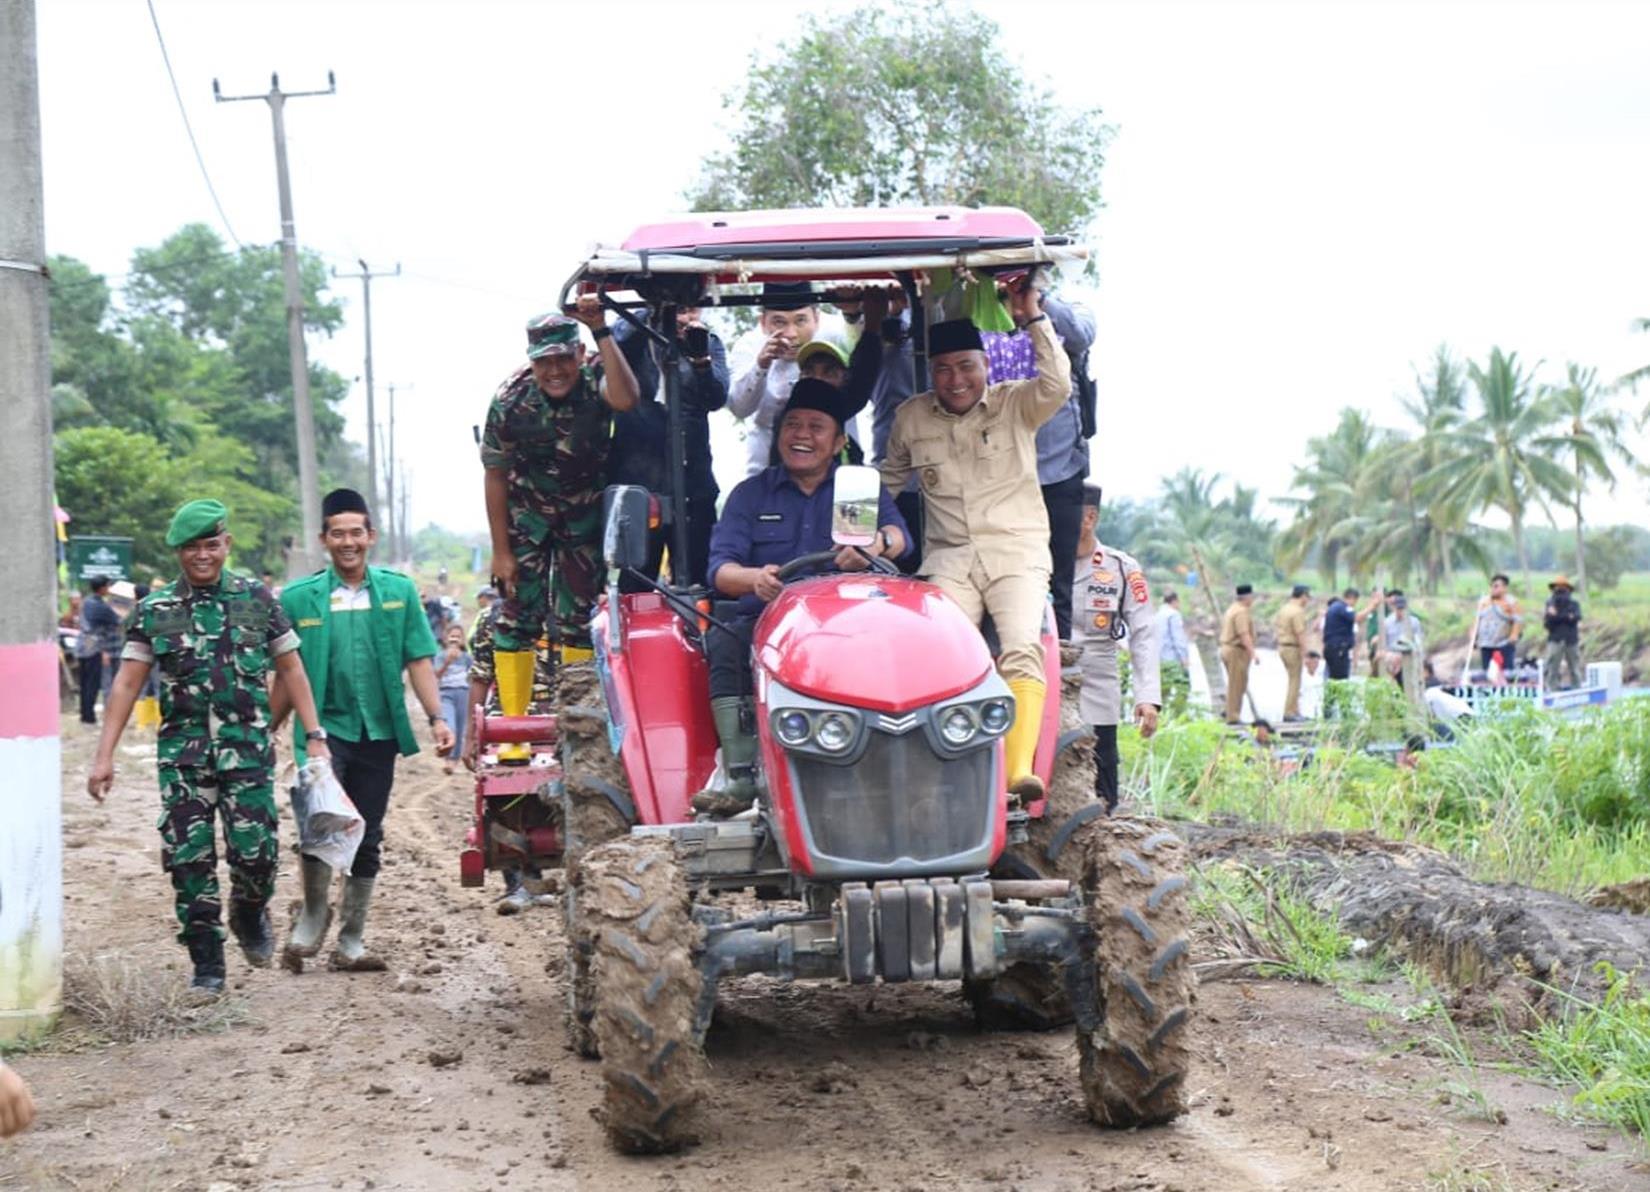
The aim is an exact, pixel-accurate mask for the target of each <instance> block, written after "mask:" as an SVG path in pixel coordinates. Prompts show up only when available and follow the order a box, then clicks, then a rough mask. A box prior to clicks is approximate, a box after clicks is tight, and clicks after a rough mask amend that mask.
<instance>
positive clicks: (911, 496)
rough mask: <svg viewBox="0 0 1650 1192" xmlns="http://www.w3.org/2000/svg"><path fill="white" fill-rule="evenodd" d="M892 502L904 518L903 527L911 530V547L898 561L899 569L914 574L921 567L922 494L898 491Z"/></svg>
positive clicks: (907, 573)
mask: <svg viewBox="0 0 1650 1192" xmlns="http://www.w3.org/2000/svg"><path fill="white" fill-rule="evenodd" d="M894 504H895V505H897V506H898V507H899V515H900V516H901V517H903V518H904V519H905V528H906V529H907V530H910V531H911V549H910V550H909V551H907V552H906V553H905V557H904V558H903V559H901V560H900V561H899V569H900V570H901V571H903V572H905V574H906V575H915V574H916V573H917V571H918V569H919V568H921V567H922V527H923V511H922V494H921V493H916V492H911V493H899V494H898V495H896V496H895V497H894Z"/></svg>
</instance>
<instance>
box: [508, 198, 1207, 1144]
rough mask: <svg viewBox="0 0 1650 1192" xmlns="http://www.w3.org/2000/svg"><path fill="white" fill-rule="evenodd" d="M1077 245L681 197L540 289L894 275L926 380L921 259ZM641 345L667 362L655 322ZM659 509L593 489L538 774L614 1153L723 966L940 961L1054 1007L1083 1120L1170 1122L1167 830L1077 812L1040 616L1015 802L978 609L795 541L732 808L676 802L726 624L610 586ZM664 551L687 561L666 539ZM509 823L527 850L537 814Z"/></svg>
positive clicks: (706, 1015)
mask: <svg viewBox="0 0 1650 1192" xmlns="http://www.w3.org/2000/svg"><path fill="white" fill-rule="evenodd" d="M1081 256H1082V250H1081V249H1080V248H1077V247H1075V246H1072V245H1069V244H1068V243H1067V242H1066V241H1064V240H1063V239H1061V238H1057V237H1050V236H1044V235H1043V234H1042V230H1041V229H1040V228H1039V227H1038V226H1037V225H1036V224H1035V223H1034V222H1033V221H1032V220H1031V219H1029V218H1028V217H1027V216H1025V215H1024V214H1023V213H1021V212H1018V211H1013V210H1005V209H987V210H969V209H961V208H951V209H919V210H866V211H835V212H757V213H745V214H729V215H697V216H693V217H690V218H686V219H684V220H682V221H679V222H675V223H670V224H659V225H651V226H647V227H644V228H642V229H640V230H638V231H637V232H636V233H635V234H634V235H633V236H632V237H631V239H630V240H629V241H627V242H626V244H625V245H624V246H623V247H622V248H620V249H617V250H603V251H598V252H597V253H596V254H595V255H594V256H593V257H592V258H591V259H590V260H589V261H587V262H586V263H585V264H584V266H583V267H582V268H581V269H580V270H579V271H578V272H577V273H576V274H575V275H574V277H573V278H572V279H570V281H569V283H568V286H567V288H566V289H565V290H564V299H565V297H566V296H567V294H568V293H570V292H571V291H572V289H573V288H574V287H575V286H580V287H583V288H584V289H586V290H587V291H589V290H594V291H595V292H597V293H600V294H601V295H602V296H603V299H604V301H605V302H607V303H608V304H610V305H611V306H612V307H613V308H614V309H615V311H616V312H617V313H618V314H619V316H620V317H625V318H629V319H632V321H637V322H640V320H638V319H637V317H636V312H638V311H645V312H646V313H647V314H648V315H650V316H651V317H650V318H649V319H648V320H647V322H648V324H649V325H650V326H651V327H673V326H674V308H675V307H677V306H678V305H716V304H718V303H720V304H721V305H733V304H736V303H747V304H749V303H753V302H754V301H755V300H756V299H755V298H754V297H747V296H743V295H727V294H721V293H720V292H719V290H718V289H717V287H718V286H719V285H721V284H724V283H733V282H748V281H763V280H785V281H797V280H803V279H806V280H811V281H815V282H820V283H826V284H839V283H856V284H862V285H863V284H875V283H877V282H881V283H888V282H893V283H897V284H899V285H901V286H902V287H903V288H904V289H905V291H906V293H907V295H908V296H909V298H910V305H911V310H912V312H913V316H914V317H913V336H914V342H915V345H916V347H917V352H918V356H917V379H918V387H919V389H920V388H921V387H923V385H924V384H925V383H926V375H925V361H924V359H923V358H922V354H921V349H922V345H923V343H924V336H923V324H924V321H925V320H924V301H923V297H924V295H923V292H922V287H923V282H924V280H925V271H929V270H937V269H940V268H956V267H958V266H961V267H964V268H967V269H969V270H971V271H973V272H974V273H975V274H976V275H989V274H992V273H1015V272H1018V273H1022V274H1023V273H1024V272H1026V271H1027V270H1028V269H1030V268H1032V267H1035V266H1036V265H1039V264H1043V263H1047V262H1050V261H1058V260H1072V259H1078V258H1080V257H1081ZM820 292H821V293H822V294H824V293H826V292H827V291H825V290H821V291H820ZM655 339H656V343H657V345H658V350H659V351H660V352H661V353H662V355H663V356H664V358H665V359H666V360H670V357H671V353H673V352H675V351H676V350H677V348H676V344H675V342H674V340H673V339H672V338H671V337H668V336H656V337H655ZM672 362H673V361H672ZM660 372H661V374H662V375H663V377H664V378H665V383H666V388H667V392H666V411H667V415H668V416H669V418H670V428H671V433H672V436H673V440H672V441H673V442H674V443H675V444H676V450H675V451H674V452H673V453H672V454H673V457H674V459H675V460H676V467H675V468H674V469H673V482H674V484H675V488H676V491H675V492H674V493H672V494H669V497H670V498H673V499H671V500H668V501H667V502H666V508H667V514H668V510H669V509H670V508H680V507H681V496H682V491H681V479H682V468H681V459H682V457H683V452H682V450H681V445H682V438H681V431H680V421H679V417H678V413H677V408H676V401H675V397H676V395H675V393H674V392H672V391H671V390H672V382H673V379H674V378H675V376H676V370H675V368H673V367H664V366H661V369H660ZM841 473H842V470H840V469H839V472H838V477H839V480H838V483H839V486H840V484H841ZM838 492H839V494H840V492H841V488H840V487H839V489H838ZM653 499H654V498H652V497H650V494H648V493H647V492H646V491H645V490H642V489H638V488H618V489H611V490H609V492H608V497H607V505H606V521H605V540H604V556H605V561H606V565H607V567H608V569H609V577H610V580H609V586H608V590H607V593H606V595H605V597H604V598H603V600H602V601H601V603H600V605H599V607H598V609H597V612H596V615H595V617H594V621H593V637H594V641H595V647H596V661H595V663H594V664H593V665H592V666H586V667H584V668H577V667H575V668H570V669H569V670H568V671H566V672H565V673H564V676H563V680H564V685H563V690H562V694H561V697H560V704H561V707H560V713H559V723H558V726H557V731H558V732H559V736H560V749H561V759H560V760H561V767H560V769H561V773H560V774H559V776H557V777H558V780H559V782H558V783H556V784H552V788H551V789H553V790H557V791H559V796H558V802H559V814H557V815H556V816H555V819H556V821H557V822H556V828H557V830H559V832H560V834H561V840H560V843H561V844H562V846H563V848H564V849H565V864H566V868H567V875H568V879H569V880H568V894H567V902H566V913H567V934H568V940H569V946H570V956H569V962H568V966H567V967H568V971H569V987H570V990H569V1001H570V1004H569V1007H568V1025H569V1031H570V1035H571V1041H572V1043H573V1046H574V1047H575V1048H576V1049H577V1050H578V1051H580V1052H581V1053H583V1054H585V1055H587V1056H593V1057H598V1056H599V1059H600V1062H601V1064H602V1068H603V1074H604V1077H605V1081H604V1094H603V1105H602V1107H601V1109H600V1111H599V1116H600V1117H601V1119H602V1121H603V1123H604V1125H605V1127H606V1130H607V1132H608V1134H609V1137H610V1138H611V1140H612V1142H613V1143H614V1145H616V1146H617V1147H619V1148H620V1149H623V1150H627V1151H665V1150H670V1149H673V1148H675V1147H677V1146H680V1145H682V1144H683V1143H685V1142H687V1141H690V1140H691V1139H692V1138H693V1137H694V1135H695V1126H694V1116H695V1108H696V1100H697V1097H698V1095H699V1090H700V1089H701V1087H702V1080H703V1077H704V1073H705V1060H704V1052H703V1040H704V1037H705V1033H706V1031H707V1030H708V1028H709V1026H710V1023H711V1019H712V1017H713V1015H714V1012H715V1008H716V994H717V984H718V982H719V981H721V980H722V979H723V978H729V977H735V976H739V975H742V974H749V973H767V974H771V975H774V976H777V977H779V978H781V979H809V980H836V981H843V982H848V983H851V984H869V983H872V982H877V981H883V982H903V981H940V980H944V981H957V982H960V983H961V984H962V986H963V988H964V989H965V991H966V992H967V994H968V996H969V997H970V999H971V1000H972V1001H973V1002H974V1004H975V1005H976V1007H977V1008H978V1009H979V1010H980V1011H981V1013H982V1016H983V1017H986V1018H989V1017H991V1014H992V1011H993V1009H994V1008H995V1009H997V1010H1001V1009H1003V1008H1005V1007H1006V1008H1008V1009H1010V1010H1013V1009H1016V1008H1017V1009H1019V1010H1021V1011H1023V1012H1024V1013H1023V1015H1022V1017H1023V1018H1025V1019H1026V1020H1027V1021H1028V1022H1029V1024H1030V1025H1040V1026H1047V1025H1052V1024H1054V1023H1056V1022H1059V1021H1062V1020H1074V1021H1075V1024H1076V1030H1077V1042H1078V1046H1079V1049H1080V1053H1081V1079H1082V1085H1083V1091H1084V1094H1085V1097H1086V1099H1087V1104H1088V1109H1089V1113H1090V1115H1091V1116H1092V1118H1093V1119H1094V1120H1095V1121H1096V1122H1098V1123H1100V1124H1102V1125H1109V1126H1136V1125H1144V1124H1151V1123H1158V1122H1164V1121H1168V1120H1170V1119H1172V1118H1174V1117H1176V1116H1178V1115H1179V1114H1180V1113H1182V1112H1184V1108H1185V1088H1184V1077H1185V1074H1186V1067H1187V1061H1188V1049H1187V1031H1186V1027H1187V1021H1188V1017H1189V1013H1190V1003H1191V1001H1192V995H1193V978H1192V973H1191V969H1190V964H1189V958H1188V955H1187V948H1188V945H1187V934H1186V931H1187V909H1186V879H1185V878H1184V877H1183V876H1182V875H1181V865H1182V859H1183V851H1184V850H1183V847H1182V845H1181V843H1180V841H1179V840H1178V839H1177V838H1176V837H1175V835H1174V834H1173V833H1172V832H1169V831H1167V830H1166V829H1164V828H1163V827H1162V825H1160V824H1155V823H1150V822H1143V821H1133V820H1128V819H1110V818H1107V817H1105V816H1103V815H1101V814H1099V805H1098V804H1097V803H1095V802H1094V801H1093V796H1092V773H1093V771H1092V769H1089V768H1088V767H1089V766H1090V765H1091V763H1090V761H1089V759H1088V756H1087V755H1088V751H1087V750H1086V749H1085V748H1083V747H1082V744H1083V741H1084V740H1085V739H1086V736H1085V734H1084V733H1083V732H1082V731H1081V730H1080V729H1079V728H1077V727H1076V726H1073V728H1072V729H1071V731H1068V732H1065V733H1062V731H1061V727H1062V722H1061V708H1060V705H1061V701H1060V699H1059V698H1058V693H1059V691H1060V688H1061V681H1060V680H1061V676H1060V650H1059V643H1058V642H1057V641H1056V640H1055V638H1054V634H1053V631H1052V617H1050V618H1049V620H1048V623H1047V624H1048V628H1046V629H1045V632H1044V638H1043V646H1044V654H1045V658H1046V660H1047V661H1046V671H1047V680H1048V690H1049V693H1050V697H1049V699H1048V701H1047V708H1046V711H1045V715H1044V722H1043V725H1042V737H1041V744H1040V747H1039V750H1038V754H1037V766H1036V768H1037V771H1038V774H1039V775H1040V776H1041V777H1042V778H1043V780H1044V782H1045V784H1046V786H1047V789H1048V791H1049V798H1048V799H1046V800H1043V801H1039V802H1037V803H1033V804H1031V805H1028V806H1019V805H1016V804H1015V803H1013V802H1012V801H1011V800H1010V797H1009V796H1008V794H1007V793H1006V790H1005V777H1004V767H1003V748H1002V738H1003V736H1004V734H1005V733H1006V732H1007V730H1008V728H1009V726H1010V724H1011V723H1012V722H1013V718H1014V715H1015V705H1014V698H1013V696H1012V695H1011V694H1010V692H1009V690H1008V687H1007V685H1006V684H1005V683H1004V682H1003V680H1002V679H1001V678H999V677H998V675H997V672H996V670H995V668H994V666H993V662H992V654H991V650H990V648H989V647H988V645H987V642H986V639H985V638H984V637H983V636H982V634H981V631H980V629H979V628H977V627H976V626H975V625H974V624H973V623H971V622H970V621H969V620H968V619H967V617H966V616H965V615H964V614H963V613H962V611H961V610H960V609H959V608H958V606H957V605H956V604H954V603H953V602H952V601H951V600H950V599H949V598H947V597H946V596H945V595H944V594H943V593H941V592H940V590H939V589H938V588H936V587H934V586H932V585H930V584H928V583H925V582H923V581H922V580H921V579H920V578H910V577H906V576H902V575H900V574H898V573H896V572H895V571H894V570H893V569H892V567H890V566H889V565H888V564H886V563H884V562H882V561H880V560H877V561H874V562H875V563H876V565H875V566H874V567H873V569H872V570H870V571H863V572H857V573H853V574H843V573H835V572H834V571H833V558H834V552H824V553H822V554H818V555H809V556H806V557H803V558H800V559H796V560H794V561H793V562H791V563H790V564H789V565H787V566H786V567H784V568H783V570H782V571H781V577H782V578H783V579H784V580H785V581H787V586H786V588H785V590H784V591H783V592H782V593H781V594H780V595H779V596H778V597H777V598H776V599H774V600H773V601H772V602H771V603H770V604H769V605H768V607H767V608H766V610H765V611H764V612H763V614H762V616H761V618H760V620H759V621H758V622H757V624H756V628H755V633H754V640H753V649H752V651H751V667H752V670H753V678H754V686H755V719H756V724H757V728H758V738H759V764H760V771H761V787H762V795H761V797H760V798H759V800H758V802H757V804H756V806H755V807H754V808H753V809H752V810H751V811H748V812H746V813H744V814H742V815H739V816H737V817H735V818H731V819H725V820H698V821H695V819H694V817H693V814H692V812H691V811H690V809H689V799H690V797H691V795H692V793H693V792H694V791H696V790H698V789H700V788H702V787H704V786H705V785H706V784H707V783H708V782H710V781H711V779H712V775H713V772H714V771H716V769H717V765H718V758H717V736H716V730H715V726H714V724H713V722H712V717H711V711H710V706H709V695H708V686H707V668H706V659H705V652H704V642H705V640H706V635H708V634H713V633H717V632H723V631H724V630H723V629H722V628H721V626H720V624H719V610H718V607H717V605H716V604H715V602H714V601H713V600H712V599H710V598H709V596H708V594H707V593H705V592H703V591H702V590H694V589H681V588H673V587H670V586H666V585H658V586H657V587H656V589H655V590H654V591H652V592H648V593H644V594H641V595H622V596H621V595H620V594H619V590H618V584H617V578H618V576H619V575H620V574H621V573H628V574H632V575H636V574H639V571H638V570H637V569H639V568H640V567H642V566H643V565H644V561H645V559H646V557H647V527H648V522H649V517H650V503H651V501H652V500H653ZM676 528H677V529H678V531H681V527H680V524H679V523H678V524H677V527H676ZM675 545H676V547H678V548H680V549H679V550H677V549H673V552H672V553H673V554H676V555H677V557H683V556H685V555H686V546H685V533H681V532H679V533H678V537H677V539H676V543H675ZM1069 715H1070V714H1069V713H1068V716H1069ZM488 731H489V732H491V731H492V730H488ZM520 844H521V845H525V846H526V847H525V848H523V850H522V851H524V852H533V851H536V850H535V849H534V848H533V846H532V837H531V834H530V833H529V834H528V835H527V836H525V837H524V838H523V839H522V840H521V841H520ZM734 891H743V892H746V894H745V896H744V897H735V898H729V897H727V895H728V894H729V893H730V892H734Z"/></svg>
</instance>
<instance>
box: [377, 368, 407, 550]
mask: <svg viewBox="0 0 1650 1192" xmlns="http://www.w3.org/2000/svg"><path fill="white" fill-rule="evenodd" d="M411 388H412V386H411V385H396V384H394V383H391V385H390V386H389V390H390V438H389V442H388V444H386V446H385V448H384V467H385V470H386V472H387V474H388V475H387V479H388V483H389V491H388V492H387V493H386V494H385V504H387V505H388V506H389V510H390V523H391V529H390V554H391V555H393V556H395V559H396V561H397V562H400V563H404V562H406V561H407V558H408V556H409V555H410V554H411V550H412V542H411V540H410V539H409V538H408V537H407V500H406V498H407V494H406V492H405V489H406V475H405V473H404V472H402V470H401V468H400V467H399V465H398V461H397V460H396V456H395V391H396V390H397V389H411ZM398 472H401V473H402V489H403V491H402V494H401V504H400V506H399V507H398V506H397V505H396V503H395V477H396V474H397V473H398ZM398 513H399V517H398V516H397V514H398ZM396 525H399V526H400V532H399V535H398V534H397V532H396V530H395V528H394V527H395V526H396Z"/></svg>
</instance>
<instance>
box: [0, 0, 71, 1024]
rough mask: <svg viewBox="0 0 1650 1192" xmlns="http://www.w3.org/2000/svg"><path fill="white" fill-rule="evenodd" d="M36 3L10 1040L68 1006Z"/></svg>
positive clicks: (5, 128)
mask: <svg viewBox="0 0 1650 1192" xmlns="http://www.w3.org/2000/svg"><path fill="white" fill-rule="evenodd" d="M44 206H45V200H44V197H43V191H42V182H41V167H40V80H39V67H38V64H37V62H36V57H35V18H34V0H0V418H4V420H5V426H6V433H5V434H4V435H0V476H4V477H5V478H6V480H5V492H6V516H5V519H4V521H3V522H0V558H4V559H5V560H6V570H7V575H8V576H9V578H10V580H11V584H10V591H9V592H8V593H7V598H6V599H5V600H4V601H0V693H3V694H0V773H4V774H5V775H6V785H7V789H6V793H5V795H4V796H0V1040H3V1039H11V1038H17V1037H20V1036H27V1035H35V1034H40V1033H43V1032H44V1031H46V1030H47V1029H48V1028H49V1027H50V1026H51V1024H52V1022H53V1020H54V1019H55V1018H56V1017H57V1013H58V1010H59V1008H60V1007H61V1005H62V1000H63V842H62V834H61V829H60V818H59V817H60V811H59V808H60V806H61V805H62V757H61V748H62V746H61V741H60V740H59V737H58V725H57V709H58V689H57V666H58V663H57V615H56V614H57V544H56V531H55V523H54V518H55V515H56V509H55V507H54V505H53V501H52V406H51V397H50V392H51V353H50V339H49V328H48V325H47V319H48V313H49V299H48V293H47V288H46V281H47V275H46V231H45V222H44V220H43V218H42V215H41V212H42V210H43V208H44Z"/></svg>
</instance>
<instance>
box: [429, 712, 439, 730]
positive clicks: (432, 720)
mask: <svg viewBox="0 0 1650 1192" xmlns="http://www.w3.org/2000/svg"><path fill="white" fill-rule="evenodd" d="M440 723H441V713H440V712H437V713H436V714H435V715H434V716H431V717H430V727H431V728H434V727H435V726H436V725H438V724H440Z"/></svg>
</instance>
